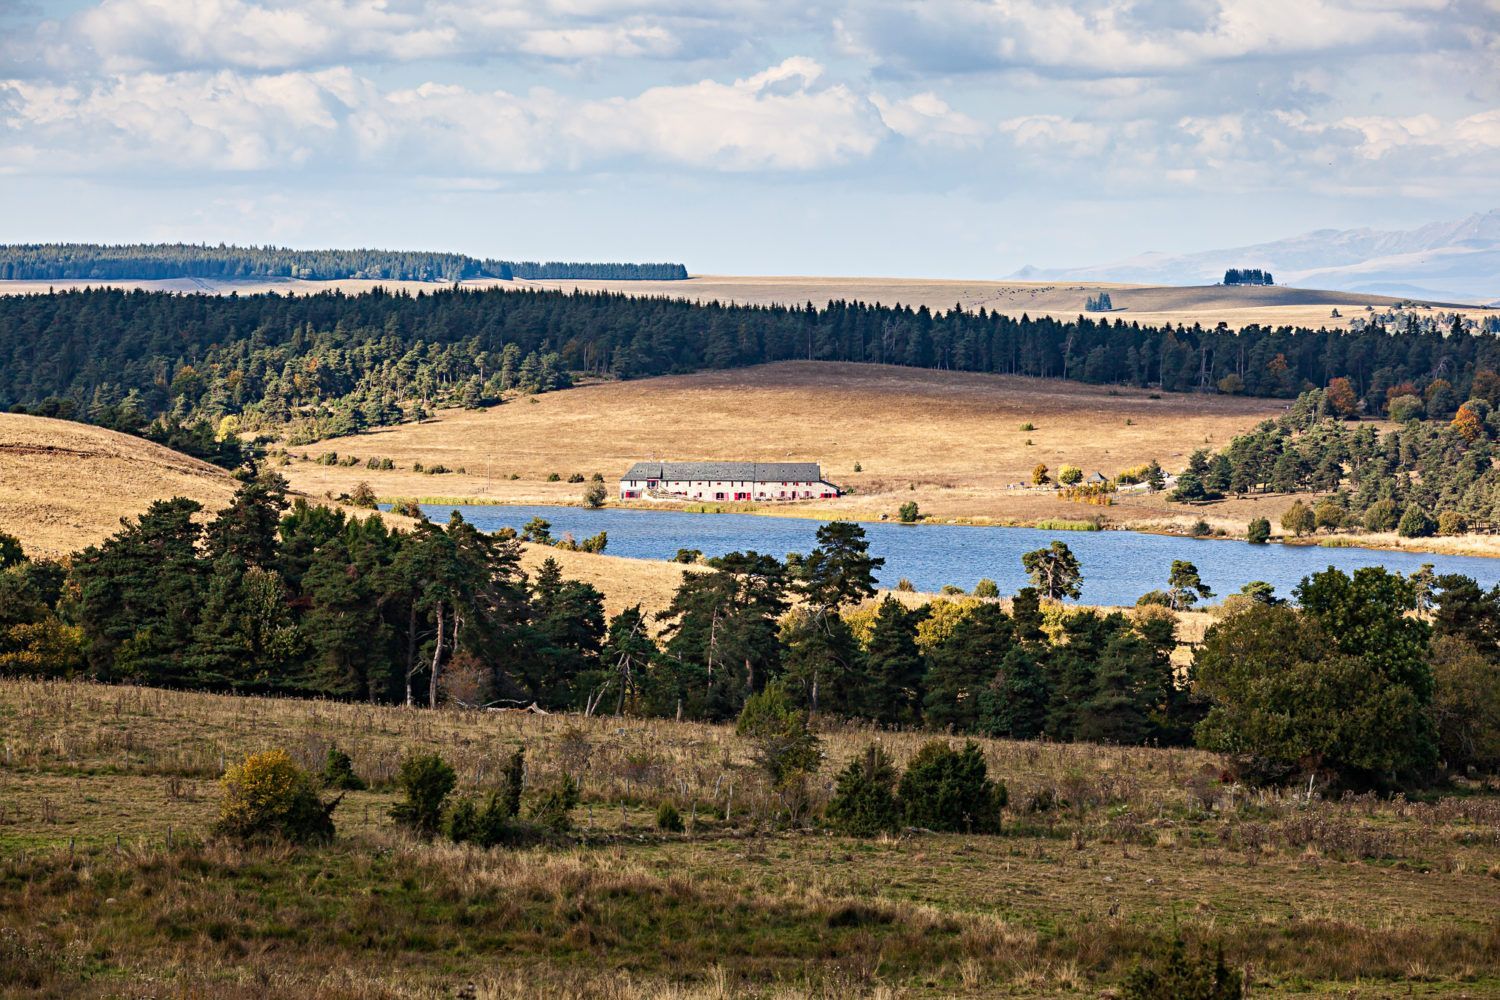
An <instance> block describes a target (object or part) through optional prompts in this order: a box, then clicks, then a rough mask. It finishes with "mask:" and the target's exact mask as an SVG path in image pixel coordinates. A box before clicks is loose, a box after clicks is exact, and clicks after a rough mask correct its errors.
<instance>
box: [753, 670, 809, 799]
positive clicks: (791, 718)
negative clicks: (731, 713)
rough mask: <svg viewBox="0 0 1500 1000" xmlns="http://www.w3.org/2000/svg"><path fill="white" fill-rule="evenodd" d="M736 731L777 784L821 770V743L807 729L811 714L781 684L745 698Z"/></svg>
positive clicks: (775, 684) (774, 684) (757, 761)
mask: <svg viewBox="0 0 1500 1000" xmlns="http://www.w3.org/2000/svg"><path fill="white" fill-rule="evenodd" d="M735 732H736V733H737V734H738V735H739V736H740V737H741V738H743V739H746V740H748V741H749V742H750V745H751V747H752V749H753V752H754V756H755V760H756V763H758V764H760V766H761V767H762V768H763V769H764V770H765V772H766V774H768V775H769V776H770V778H771V780H772V781H773V782H776V783H779V782H781V781H782V780H783V779H784V778H786V777H787V776H788V775H791V774H794V773H797V772H808V771H816V770H817V769H818V764H819V763H820V761H821V744H820V742H819V740H818V737H817V736H815V735H814V734H813V732H812V730H810V729H809V728H808V726H807V713H806V712H803V711H800V710H799V709H797V708H796V706H794V705H793V704H792V700H791V698H790V697H788V695H787V693H786V689H785V688H784V687H782V686H781V684H780V683H778V682H775V681H772V682H771V683H770V684H767V685H766V687H765V690H764V691H761V692H760V693H759V694H753V695H751V696H750V697H749V698H747V699H745V707H744V708H742V709H740V717H739V720H738V722H737V723H736V724H735Z"/></svg>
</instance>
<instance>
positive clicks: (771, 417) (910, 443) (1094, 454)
mask: <svg viewBox="0 0 1500 1000" xmlns="http://www.w3.org/2000/svg"><path fill="white" fill-rule="evenodd" d="M1285 408H1286V403H1285V402H1284V401H1281V400H1268V399H1249V398H1242V397H1233V396H1220V395H1211V396H1204V395H1197V394H1192V395H1189V394H1182V393H1155V392H1148V391H1146V390H1141V389H1129V388H1119V389H1116V388H1109V387H1104V386H1089V385H1082V384H1079V383H1076V382H1063V381H1059V380H1049V379H1030V378H1024V377H1019V376H1006V375H987V374H977V373H968V372H951V371H933V370H924V369H915V368H903V367H897V366H889V365H868V364H842V363H832V362H781V363H777V364H770V365H759V366H755V367H752V368H744V369H737V370H734V371H713V372H700V373H697V374H693V375H681V376H667V377H662V378H652V379H641V380H638V381H628V382H605V383H598V384H593V385H585V386H581V387H579V388H575V389H569V390H567V391H565V392H555V393H547V394H544V395H540V396H529V397H521V398H518V399H514V400H512V401H510V402H507V403H505V404H504V405H502V406H497V407H494V408H491V409H487V410H441V411H439V412H438V413H437V414H436V415H435V416H434V417H433V418H432V419H431V420H428V421H424V422H423V423H420V424H402V425H399V426H395V427H387V428H379V429H376V430H373V431H369V432H366V433H363V434H359V435H356V436H353V437H347V438H335V439H331V440H327V441H321V442H318V443H316V444H312V445H306V446H298V447H294V448H292V449H290V450H291V452H292V453H293V454H294V455H297V456H302V455H307V456H309V458H312V459H315V458H317V457H318V456H320V455H322V454H324V453H326V452H330V451H332V452H336V453H338V454H339V455H340V456H345V455H353V456H356V457H357V458H359V459H360V460H361V461H360V464H359V465H357V466H353V467H340V466H336V465H319V464H317V463H316V462H314V461H301V460H294V461H293V462H292V464H291V465H289V466H286V467H285V468H284V469H283V470H282V471H283V472H284V473H285V474H286V475H287V476H288V478H289V479H291V481H292V484H293V486H295V487H297V488H298V489H301V490H303V491H305V492H307V493H310V494H313V495H322V494H323V493H325V492H329V491H332V492H334V493H341V492H347V491H348V490H350V489H352V488H353V486H354V485H355V484H356V483H359V482H361V481H367V482H369V483H370V484H371V486H372V487H374V489H375V491H376V492H377V493H378V494H380V495H381V496H384V497H426V496H438V495H441V496H448V497H455V496H457V497H471V498H480V499H489V500H491V501H498V502H504V503H578V502H579V501H580V497H581V496H582V493H583V486H581V485H579V484H576V483H568V482H567V481H566V480H567V478H568V477H569V476H570V475H571V474H574V473H581V474H582V475H584V476H585V477H587V476H589V475H592V474H593V473H595V472H598V473H600V474H602V475H603V476H604V478H605V482H606V485H607V486H609V487H610V493H611V496H613V495H614V493H615V488H616V484H617V482H618V479H619V477H620V475H621V473H623V472H624V471H625V470H626V469H627V468H628V467H629V466H630V464H631V463H632V462H636V461H639V460H642V459H651V458H660V459H691V460H699V459H702V460H737V459H738V460H756V461H786V460H804V461H817V462H820V463H821V464H822V467H823V474H824V476H825V477H826V478H828V479H829V480H830V481H832V482H834V483H837V484H838V485H840V486H842V487H845V488H847V489H852V491H853V492H852V493H851V494H850V495H848V496H845V497H841V498H839V499H838V500H835V501H812V502H808V503H797V504H789V505H779V506H778V505H761V506H760V508H759V509H760V510H761V511H763V512H777V511H780V512H783V513H790V514H793V515H798V516H806V517H861V518H866V519H876V518H879V517H880V516H881V515H882V514H884V515H886V516H888V517H890V518H893V519H894V518H895V517H896V513H897V509H898V508H899V507H900V506H901V504H903V503H906V502H907V501H912V500H914V501H916V502H917V504H918V505H919V507H920V508H921V510H922V512H923V513H924V515H926V516H929V517H933V518H940V519H946V520H956V521H972V522H975V523H996V524H1016V523H1031V522H1034V521H1038V520H1045V519H1049V518H1056V519H1063V520H1077V519H1081V518H1089V517H1092V516H1094V515H1095V514H1100V515H1102V516H1104V517H1105V518H1107V519H1108V520H1110V521H1112V522H1116V523H1129V522H1134V521H1141V520H1158V521H1168V522H1170V521H1173V520H1174V519H1183V518H1185V519H1186V523H1191V522H1192V521H1193V520H1194V519H1196V513H1195V512H1193V511H1186V510H1184V508H1183V507H1182V506H1181V505H1171V504H1168V503H1167V501H1166V500H1165V498H1164V497H1163V496H1161V495H1157V496H1154V497H1153V496H1148V495H1145V494H1121V495H1120V496H1119V497H1117V506H1115V507H1109V508H1102V507H1094V506H1089V505H1085V504H1080V503H1074V502H1069V501H1065V500H1062V499H1060V498H1058V497H1057V496H1056V495H1055V494H1054V493H1053V492H1052V491H1050V490H1045V491H1043V490H1033V489H1030V488H1029V484H1030V482H1031V470H1032V467H1033V466H1035V465H1036V464H1037V463H1039V462H1040V463H1043V464H1045V465H1047V466H1048V467H1049V468H1050V469H1052V471H1053V472H1054V473H1056V471H1057V469H1058V468H1059V467H1060V466H1062V465H1064V464H1071V465H1076V466H1078V467H1079V468H1081V469H1083V470H1084V472H1085V474H1087V473H1090V472H1093V471H1095V470H1098V471H1101V472H1103V473H1104V474H1106V475H1113V474H1114V473H1116V472H1118V471H1120V470H1121V469H1126V468H1130V467H1132V466H1136V465H1141V464H1144V463H1147V462H1149V461H1151V460H1152V459H1153V458H1154V459H1156V460H1158V461H1160V462H1161V463H1162V465H1163V466H1165V467H1166V468H1168V469H1171V470H1176V469H1178V468H1180V467H1182V466H1183V465H1185V464H1186V463H1187V458H1188V456H1189V455H1190V454H1191V453H1192V452H1193V451H1194V450H1195V449H1197V448H1200V447H1208V446H1212V447H1222V446H1223V445H1225V444H1227V443H1228V442H1229V440H1230V439H1231V438H1232V437H1233V436H1234V435H1236V434H1238V433H1242V432H1244V431H1247V430H1249V429H1251V428H1253V427H1254V426H1255V425H1256V424H1258V423H1259V422H1261V421H1263V420H1267V419H1271V418H1273V417H1275V416H1276V415H1278V414H1280V413H1281V412H1283V411H1284V410H1285ZM1028 426H1029V428H1030V429H1025V428H1027V427H1028ZM372 457H378V458H389V459H391V460H392V461H393V462H394V463H395V465H396V466H397V467H398V468H396V469H394V470H390V471H384V472H382V471H375V470H370V469H366V468H365V467H364V462H365V461H366V460H368V459H369V458H372ZM414 463H421V464H422V465H424V466H433V465H442V466H445V467H447V468H448V469H451V470H457V469H463V470H464V471H463V472H461V473H460V472H451V473H446V474H441V475H428V474H425V473H418V472H414V471H412V465H413V464H414ZM856 466H858V469H856ZM553 473H556V474H558V476H559V477H560V481H557V482H549V481H548V477H549V476H550V475H551V474H553ZM512 476H516V477H519V478H512ZM1018 483H1024V484H1027V488H1023V489H1013V488H1012V486H1013V485H1014V484H1018ZM1238 503H1240V504H1242V505H1243V506H1245V507H1246V510H1250V509H1251V508H1257V509H1258V508H1259V507H1260V506H1265V507H1268V508H1270V507H1274V511H1275V513H1276V514H1279V513H1280V511H1281V509H1282V506H1284V505H1285V504H1286V503H1287V501H1285V500H1284V498H1283V499H1280V500H1278V499H1277V498H1271V499H1268V500H1265V501H1260V500H1245V501H1239V502H1238ZM724 506H726V507H728V506H730V505H724ZM735 506H737V507H748V505H735ZM1212 516H1213V517H1215V518H1218V517H1219V516H1220V515H1219V514H1217V513H1215V514H1214V515H1212ZM1224 516H1225V518H1226V523H1237V518H1239V517H1241V516H1242V512H1240V511H1238V510H1235V511H1234V512H1233V513H1232V514H1230V513H1226V514H1225V515H1224ZM1252 516H1256V514H1254V513H1245V514H1243V517H1244V518H1245V519H1247V520H1248V518H1249V517H1252ZM1241 530H1243V529H1241Z"/></svg>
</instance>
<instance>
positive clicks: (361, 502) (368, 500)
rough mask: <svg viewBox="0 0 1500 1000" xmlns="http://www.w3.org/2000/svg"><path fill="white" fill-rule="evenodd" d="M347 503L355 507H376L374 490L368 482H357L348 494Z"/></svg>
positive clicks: (372, 508)
mask: <svg viewBox="0 0 1500 1000" xmlns="http://www.w3.org/2000/svg"><path fill="white" fill-rule="evenodd" d="M349 503H350V504H351V505H353V506H355V507H366V508H368V509H370V510H374V509H375V507H376V498H375V491H374V490H373V489H371V488H370V484H369V483H364V482H362V483H359V484H358V485H356V486H355V487H354V490H353V492H351V493H350V494H349Z"/></svg>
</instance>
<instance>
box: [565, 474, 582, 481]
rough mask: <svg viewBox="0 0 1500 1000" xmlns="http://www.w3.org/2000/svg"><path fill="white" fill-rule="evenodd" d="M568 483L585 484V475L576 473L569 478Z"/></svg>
mask: <svg viewBox="0 0 1500 1000" xmlns="http://www.w3.org/2000/svg"><path fill="white" fill-rule="evenodd" d="M568 482H570V483H581V482H583V473H581V472H575V473H573V474H572V475H571V476H569V477H568Z"/></svg>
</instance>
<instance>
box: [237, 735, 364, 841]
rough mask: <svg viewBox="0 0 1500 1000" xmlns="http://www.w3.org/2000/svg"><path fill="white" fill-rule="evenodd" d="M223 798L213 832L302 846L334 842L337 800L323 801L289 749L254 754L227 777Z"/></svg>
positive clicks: (239, 837)
mask: <svg viewBox="0 0 1500 1000" xmlns="http://www.w3.org/2000/svg"><path fill="white" fill-rule="evenodd" d="M220 784H221V785H222V786H223V789H224V798H223V800H222V801H220V803H219V821H218V823H217V824H215V826H214V831H215V832H216V833H218V834H221V835H223V836H229V837H236V838H238V839H240V840H251V839H256V838H261V837H284V838H286V839H287V840H291V841H295V842H298V843H302V842H307V841H323V840H330V839H332V838H333V810H334V807H335V806H337V805H338V802H339V800H338V799H334V800H333V801H332V802H324V801H323V800H322V798H321V797H319V795H318V793H317V789H316V788H315V787H314V785H313V780H312V778H311V777H310V776H309V775H308V774H307V772H305V771H303V770H302V769H301V768H300V767H298V766H297V765H296V764H294V763H292V759H291V757H289V756H287V753H286V751H285V750H268V751H266V752H265V753H257V754H251V755H250V756H248V757H246V758H245V759H244V761H243V762H241V763H239V764H235V765H233V766H232V767H230V768H229V769H228V770H226V771H225V772H224V777H223V778H221V779H220Z"/></svg>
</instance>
